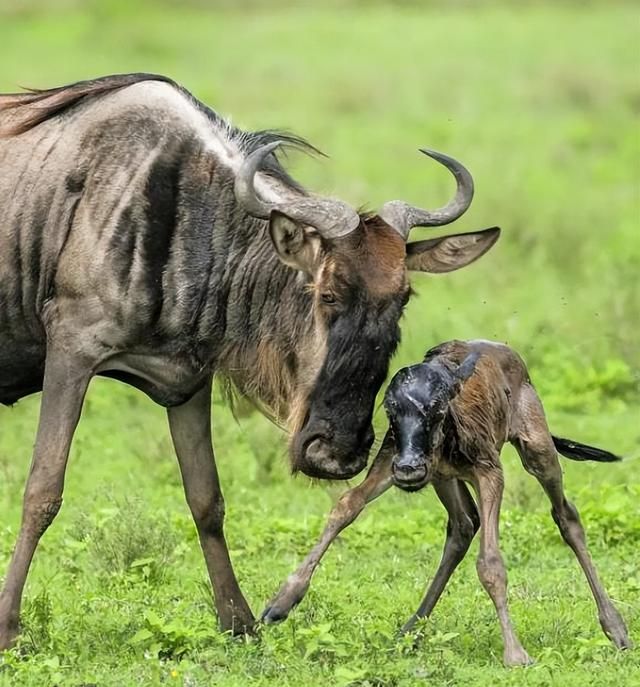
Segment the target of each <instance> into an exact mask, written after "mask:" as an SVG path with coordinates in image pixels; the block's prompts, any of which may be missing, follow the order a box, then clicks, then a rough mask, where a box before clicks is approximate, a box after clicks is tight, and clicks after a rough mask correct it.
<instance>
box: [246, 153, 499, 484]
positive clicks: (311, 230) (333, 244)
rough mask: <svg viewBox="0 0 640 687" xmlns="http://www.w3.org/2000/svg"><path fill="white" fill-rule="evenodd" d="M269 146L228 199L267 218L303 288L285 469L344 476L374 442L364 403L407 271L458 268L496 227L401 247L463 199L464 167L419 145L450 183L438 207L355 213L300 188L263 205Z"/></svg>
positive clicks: (388, 343) (369, 409)
mask: <svg viewBox="0 0 640 687" xmlns="http://www.w3.org/2000/svg"><path fill="white" fill-rule="evenodd" d="M277 145H278V143H272V144H268V145H266V146H263V147H261V148H260V149H258V150H256V151H255V152H254V153H252V154H251V155H250V156H249V157H248V158H247V160H246V162H245V163H244V165H243V167H242V169H241V170H240V172H239V174H238V176H237V179H236V196H237V198H238V200H239V201H240V202H241V204H242V205H243V206H244V207H245V209H246V210H247V211H248V212H250V213H251V214H253V215H255V216H257V217H262V218H265V219H268V220H269V226H270V234H271V239H272V241H273V245H274V247H275V250H276V251H277V253H278V255H279V256H280V259H281V260H282V261H283V262H284V263H285V264H287V265H289V266H290V267H292V268H293V269H296V270H299V271H300V272H301V273H303V274H304V275H305V277H304V278H305V279H306V282H307V285H308V288H309V291H310V293H311V294H312V300H313V312H312V314H310V315H309V316H310V317H313V318H314V326H313V327H312V331H313V336H312V337H311V338H310V339H308V340H306V341H301V342H300V346H301V348H304V350H301V351H299V352H298V358H299V361H300V363H299V366H298V375H297V381H296V385H297V388H296V389H295V393H294V397H293V398H292V402H291V422H290V428H291V431H292V438H291V457H292V465H293V469H294V470H301V471H302V472H304V473H305V474H306V475H309V476H311V477H320V478H331V479H347V478H349V477H352V476H353V475H355V474H357V473H358V472H360V471H361V470H362V469H363V468H364V466H365V465H366V462H367V456H368V452H369V449H370V447H371V444H372V442H373V439H374V434H373V427H372V416H373V408H374V402H375V398H376V394H377V392H378V391H379V389H380V387H381V385H382V383H383V381H384V379H385V377H386V375H387V371H388V365H389V361H390V358H391V356H392V354H393V352H394V350H395V348H396V346H397V344H398V341H399V338H400V331H399V327H398V322H399V319H400V316H401V314H402V310H403V307H404V306H405V304H406V303H407V300H408V298H409V295H410V287H409V281H408V270H419V271H424V272H449V271H452V270H456V269H458V268H460V267H464V266H465V265H468V264H469V263H471V262H473V261H474V260H476V259H477V258H478V257H480V256H481V255H482V254H483V253H485V252H486V251H487V250H489V248H490V247H491V246H492V245H493V244H494V243H495V241H496V240H497V238H498V235H499V229H497V228H493V229H487V230H484V231H480V232H475V233H469V234H463V235H454V236H448V237H442V238H437V239H431V240H427V241H418V242H414V243H407V238H408V235H409V232H410V230H411V228H412V227H415V226H439V225H443V224H447V223H449V222H452V221H453V220H455V219H457V218H458V217H460V215H462V213H463V212H464V211H465V210H466V209H467V208H468V207H469V204H470V203H471V199H472V196H473V181H472V179H471V176H470V174H469V172H468V171H467V170H466V169H465V168H464V167H463V166H462V165H461V164H460V163H458V162H456V161H455V160H453V159H451V158H449V157H447V156H445V155H441V154H438V153H433V152H429V151H423V152H424V153H426V154H427V155H430V156H431V157H433V158H435V159H436V160H438V161H439V162H441V163H442V164H444V165H445V166H446V167H447V168H448V169H449V170H451V172H452V173H453V174H454V176H455V177H456V181H457V192H456V195H455V198H454V199H453V200H452V201H451V203H449V204H448V205H447V206H446V207H444V208H441V209H440V210H435V211H426V210H421V209H418V208H415V207H412V206H410V205H408V204H407V203H404V202H402V201H391V202H389V203H386V204H385V205H384V206H383V207H382V209H381V211H380V212H379V213H378V214H375V215H374V214H368V215H364V214H359V213H358V212H356V211H355V210H354V209H353V208H352V207H350V206H349V205H347V204H345V203H343V202H341V201H338V200H333V199H326V198H319V197H314V196H303V195H300V194H292V195H291V197H290V199H287V200H286V201H284V202H279V203H277V204H274V203H268V202H266V201H265V199H264V198H261V197H260V194H259V193H258V192H257V191H256V189H255V188H254V177H255V174H256V172H257V170H258V169H259V168H260V166H261V164H262V163H263V161H264V160H265V158H266V156H267V155H269V154H271V153H272V152H273V151H274V149H275V148H276V147H277Z"/></svg>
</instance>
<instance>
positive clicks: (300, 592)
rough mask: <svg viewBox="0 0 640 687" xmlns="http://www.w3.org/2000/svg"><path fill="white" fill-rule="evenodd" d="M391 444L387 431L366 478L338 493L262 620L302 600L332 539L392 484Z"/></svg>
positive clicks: (272, 620) (275, 617)
mask: <svg viewBox="0 0 640 687" xmlns="http://www.w3.org/2000/svg"><path fill="white" fill-rule="evenodd" d="M392 448H393V444H392V440H391V436H390V434H389V433H388V432H387V435H386V436H385V439H384V442H383V444H382V447H381V448H380V451H379V452H378V455H377V456H376V458H375V460H374V462H373V464H372V465H371V468H370V470H369V472H368V473H367V476H366V478H365V479H364V480H363V481H362V482H361V483H360V484H359V485H358V486H357V487H355V488H353V489H350V490H349V491H347V492H346V493H345V494H343V495H342V496H341V497H340V499H339V500H338V503H336V505H335V506H334V507H333V510H332V511H331V513H330V514H329V518H328V521H327V524H326V526H325V528H324V531H323V532H322V535H321V536H320V539H319V541H318V543H317V544H316V545H315V546H314V547H313V549H311V551H310V553H309V555H308V556H307V557H306V558H305V559H304V561H302V563H301V564H300V566H299V567H298V569H297V570H296V571H295V572H294V573H293V574H291V575H289V577H288V578H287V581H286V582H285V583H284V584H283V585H282V587H281V588H280V590H279V591H278V593H277V594H276V595H275V596H274V597H273V599H272V600H271V601H270V602H269V604H268V605H267V607H266V609H265V610H264V611H263V613H262V620H263V621H264V622H265V623H267V624H271V623H277V622H279V621H281V620H284V619H285V618H286V617H287V616H288V615H289V613H290V612H291V609H292V608H293V607H294V606H296V605H297V604H299V603H300V602H301V601H302V599H303V598H304V596H305V594H306V593H307V590H308V589H309V584H310V583H311V577H312V576H313V573H314V571H315V569H316V568H317V567H318V564H319V563H320V560H321V559H322V557H323V556H324V554H325V553H326V551H327V549H328V548H329V546H331V543H332V542H333V540H334V539H335V538H336V537H337V536H338V535H339V534H340V532H342V530H343V529H344V528H345V527H348V526H349V525H350V524H351V523H352V522H353V521H354V520H355V519H356V518H357V517H358V515H360V513H361V512H362V511H363V510H364V507H365V506H366V505H367V503H369V502H370V501H373V500H374V499H376V498H378V496H380V495H381V494H383V493H384V492H385V491H386V490H387V489H389V487H390V486H391V484H392V476H391V459H392V457H393V450H392Z"/></svg>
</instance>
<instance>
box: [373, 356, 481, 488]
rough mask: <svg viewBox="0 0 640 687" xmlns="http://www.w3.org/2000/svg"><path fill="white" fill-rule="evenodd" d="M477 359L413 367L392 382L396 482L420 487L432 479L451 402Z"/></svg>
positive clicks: (388, 400) (389, 408) (389, 398)
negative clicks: (453, 365) (452, 367)
mask: <svg viewBox="0 0 640 687" xmlns="http://www.w3.org/2000/svg"><path fill="white" fill-rule="evenodd" d="M477 358H478V356H477V354H476V353H471V354H469V355H468V356H467V358H465V360H464V361H463V362H462V364H461V365H460V366H459V367H458V368H457V369H456V370H455V371H451V370H450V369H449V368H448V367H445V366H444V365H442V364H440V363H438V362H437V361H433V362H427V363H422V364H420V365H412V366H411V367H405V368H403V369H402V370H400V371H399V372H398V373H397V374H396V375H395V376H394V378H393V379H392V380H391V383H390V384H389V386H388V388H387V391H386V393H385V398H384V406H385V410H386V412H387V416H388V418H389V423H390V426H391V431H392V433H393V437H394V441H395V447H396V453H395V455H394V457H393V461H392V464H391V467H392V472H393V481H394V484H395V485H396V486H398V487H400V488H401V489H404V490H405V491H417V490H418V489H422V488H423V487H424V486H425V485H426V484H428V483H429V482H430V481H431V480H432V479H433V476H434V474H435V472H436V471H437V469H438V465H439V462H440V461H441V460H442V459H443V458H442V445H443V439H444V424H445V418H446V416H447V413H448V410H449V403H450V402H451V400H452V399H453V397H454V396H455V395H456V394H457V393H458V392H459V391H460V388H461V385H462V384H463V383H464V381H465V380H466V379H468V378H469V377H470V376H471V374H472V373H473V370H474V368H475V364H476V361H477Z"/></svg>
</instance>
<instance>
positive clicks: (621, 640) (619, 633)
mask: <svg viewBox="0 0 640 687" xmlns="http://www.w3.org/2000/svg"><path fill="white" fill-rule="evenodd" d="M605 634H606V635H607V637H608V638H609V639H610V640H611V641H612V642H613V643H614V645H615V646H616V648H618V649H622V650H623V649H633V642H632V641H631V640H630V639H629V635H628V634H627V628H626V627H625V626H624V624H623V625H621V626H620V627H616V628H612V629H609V630H605Z"/></svg>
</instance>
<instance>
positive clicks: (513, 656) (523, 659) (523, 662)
mask: <svg viewBox="0 0 640 687" xmlns="http://www.w3.org/2000/svg"><path fill="white" fill-rule="evenodd" d="M503 661H504V664H505V666H507V668H515V667H516V666H530V665H533V664H534V663H535V661H534V660H533V659H532V658H531V656H529V654H528V653H527V652H526V651H525V650H524V649H523V648H522V647H521V646H519V647H515V648H513V649H511V650H510V651H507V650H506V649H505V652H504V657H503Z"/></svg>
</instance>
